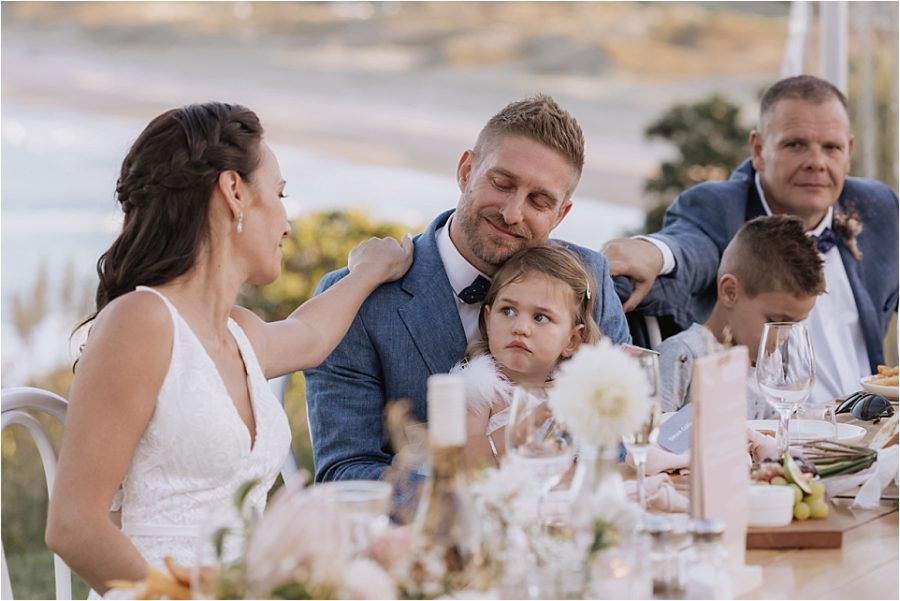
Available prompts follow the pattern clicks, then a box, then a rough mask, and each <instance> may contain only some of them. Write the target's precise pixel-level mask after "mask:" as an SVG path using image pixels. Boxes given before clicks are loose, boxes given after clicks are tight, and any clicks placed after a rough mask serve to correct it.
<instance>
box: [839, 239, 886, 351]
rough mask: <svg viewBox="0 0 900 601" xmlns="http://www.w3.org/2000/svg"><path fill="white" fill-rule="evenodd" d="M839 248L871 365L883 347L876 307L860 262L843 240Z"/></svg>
mask: <svg viewBox="0 0 900 601" xmlns="http://www.w3.org/2000/svg"><path fill="white" fill-rule="evenodd" d="M837 246H838V250H840V253H841V262H843V264H844V271H846V272H847V279H848V280H849V281H850V289H851V290H853V298H854V299H855V300H856V311H857V313H859V325H860V327H862V331H863V338H865V340H866V350H868V351H869V358H870V361H869V362H870V363H871V362H872V359H871V358H872V357H877V356H879V355H880V352H879V351H878V349H879V348H880V347H881V338H880V336H879V335H878V319H877V313H876V311H875V305H874V304H873V303H872V297H871V295H870V294H869V290H868V288H866V285H865V282H863V280H862V274H861V273H860V267H859V261H857V260H856V259H855V258H853V255H852V254H850V250H849V249H848V248H847V245H846V243H845V242H844V239H843V238H841V239H839V240H838V243H837ZM873 351H874V353H873Z"/></svg>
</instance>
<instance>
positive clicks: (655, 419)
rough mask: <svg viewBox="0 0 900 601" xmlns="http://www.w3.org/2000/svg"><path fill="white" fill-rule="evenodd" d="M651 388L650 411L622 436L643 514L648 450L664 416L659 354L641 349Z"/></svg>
mask: <svg viewBox="0 0 900 601" xmlns="http://www.w3.org/2000/svg"><path fill="white" fill-rule="evenodd" d="M637 359H638V361H639V362H640V364H641V369H642V370H643V371H644V376H645V377H646V378H647V383H648V384H649V386H650V409H649V412H648V414H647V416H646V418H645V419H644V421H643V423H641V425H640V427H639V428H638V429H637V430H635V431H634V432H629V433H626V434H624V435H623V436H622V442H623V443H624V444H625V448H626V449H627V450H628V452H629V453H631V456H632V457H634V467H635V470H636V471H637V477H638V500H639V502H640V505H641V512H643V513H645V512H646V511H647V491H646V489H645V487H644V479H645V478H646V475H647V448H648V447H649V446H650V445H651V444H654V443H656V439H657V437H658V436H659V423H660V416H661V415H662V401H661V399H660V396H661V391H660V376H659V353H657V352H655V351H651V350H647V349H641V350H640V354H639V355H638V357H637Z"/></svg>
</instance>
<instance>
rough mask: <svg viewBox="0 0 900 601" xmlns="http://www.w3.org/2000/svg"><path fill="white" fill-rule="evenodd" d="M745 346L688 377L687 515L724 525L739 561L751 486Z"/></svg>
mask: <svg viewBox="0 0 900 601" xmlns="http://www.w3.org/2000/svg"><path fill="white" fill-rule="evenodd" d="M748 364H749V361H748V359H747V347H745V346H735V347H732V348H730V349H727V350H724V351H722V352H720V353H715V354H712V355H707V356H706V357H702V358H700V359H697V360H696V361H695V362H694V371H693V375H692V377H691V404H692V405H693V407H694V409H693V420H692V421H693V426H692V428H691V432H692V437H691V517H693V518H695V519H701V518H702V519H717V520H721V521H722V522H723V523H724V524H725V534H724V535H723V542H724V543H725V545H726V547H727V548H728V550H729V552H730V554H731V558H732V560H736V561H737V563H738V565H742V564H743V563H744V549H745V538H746V535H747V514H748V512H749V499H748V497H749V491H748V490H747V489H748V487H749V485H750V475H749V466H748V459H747V367H748Z"/></svg>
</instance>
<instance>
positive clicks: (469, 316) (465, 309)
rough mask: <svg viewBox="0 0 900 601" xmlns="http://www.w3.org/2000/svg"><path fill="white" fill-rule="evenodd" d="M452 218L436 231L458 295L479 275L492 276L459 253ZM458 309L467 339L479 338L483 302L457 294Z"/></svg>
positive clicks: (450, 278)
mask: <svg viewBox="0 0 900 601" xmlns="http://www.w3.org/2000/svg"><path fill="white" fill-rule="evenodd" d="M452 220H453V217H452V216H451V217H450V220H448V221H447V225H445V226H444V227H442V228H440V229H439V230H438V231H436V232H435V234H434V235H435V238H436V240H437V247H438V254H439V255H440V257H441V262H442V263H443V264H444V271H446V272H447V279H448V280H450V287H451V288H453V293H454V295H458V294H459V293H460V292H461V291H462V290H463V289H464V288H466V287H467V286H469V284H471V283H472V282H474V281H475V278H477V277H478V276H479V275H480V276H482V277H485V278H487V279H488V280H490V279H491V278H490V277H488V276H487V275H485V274H483V273H481V272H480V271H478V270H477V269H475V267H473V266H472V264H471V263H469V262H468V261H467V260H466V259H465V257H463V256H462V255H461V254H459V251H458V250H457V249H456V245H455V244H453V240H451V239H450V222H451V221H452ZM455 299H456V310H457V311H458V312H459V320H460V322H462V326H463V330H465V332H466V340H467V341H468V342H472V341H473V340H477V339H478V338H479V337H480V336H481V334H480V333H479V331H478V314H479V312H480V311H481V307H482V305H481V303H473V304H471V305H470V304H468V303H464V302H463V301H462V300H461V299H460V298H459V296H455Z"/></svg>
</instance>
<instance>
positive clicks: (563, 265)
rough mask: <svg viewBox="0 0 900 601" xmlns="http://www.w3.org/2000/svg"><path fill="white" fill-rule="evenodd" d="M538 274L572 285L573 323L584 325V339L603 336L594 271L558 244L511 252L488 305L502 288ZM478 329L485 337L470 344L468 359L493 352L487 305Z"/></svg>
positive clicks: (589, 341) (590, 341) (493, 282)
mask: <svg viewBox="0 0 900 601" xmlns="http://www.w3.org/2000/svg"><path fill="white" fill-rule="evenodd" d="M535 274H539V275H544V276H547V277H549V278H553V279H556V280H559V281H561V282H562V283H564V284H566V285H567V286H568V287H569V288H570V289H571V291H572V309H573V313H574V314H575V323H574V324H572V325H575V326H577V325H584V328H583V329H582V330H581V341H582V342H585V343H587V344H593V343H595V342H597V341H598V340H600V327H599V326H598V325H597V322H596V321H595V320H594V302H595V300H596V298H597V283H596V281H595V280H594V275H593V274H592V273H591V272H590V271H588V269H587V268H586V267H585V266H584V263H582V262H581V259H579V258H578V256H577V255H576V254H575V253H573V252H572V251H570V250H569V249H567V248H565V247H563V246H560V245H558V244H553V245H548V246H533V247H530V248H526V249H524V250H520V251H519V252H517V253H516V254H514V255H513V256H511V257H510V258H509V260H507V261H506V263H504V264H503V266H502V267H500V269H498V270H497V273H495V274H494V279H493V280H491V287H490V288H488V291H487V294H486V295H485V297H484V305H485V306H487V305H493V304H494V301H495V300H496V299H497V296H498V295H499V294H500V291H501V290H503V289H504V288H506V287H507V286H508V285H510V284H512V283H513V282H521V281H522V280H523V279H525V278H526V277H528V276H531V275H535ZM478 329H479V331H480V332H481V339H480V340H475V341H473V342H472V343H471V344H469V346H468V347H467V348H466V359H471V358H472V357H475V356H477V355H486V354H488V353H489V352H490V350H489V347H488V337H487V323H486V321H485V318H484V309H482V310H481V312H480V313H479V315H478Z"/></svg>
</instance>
